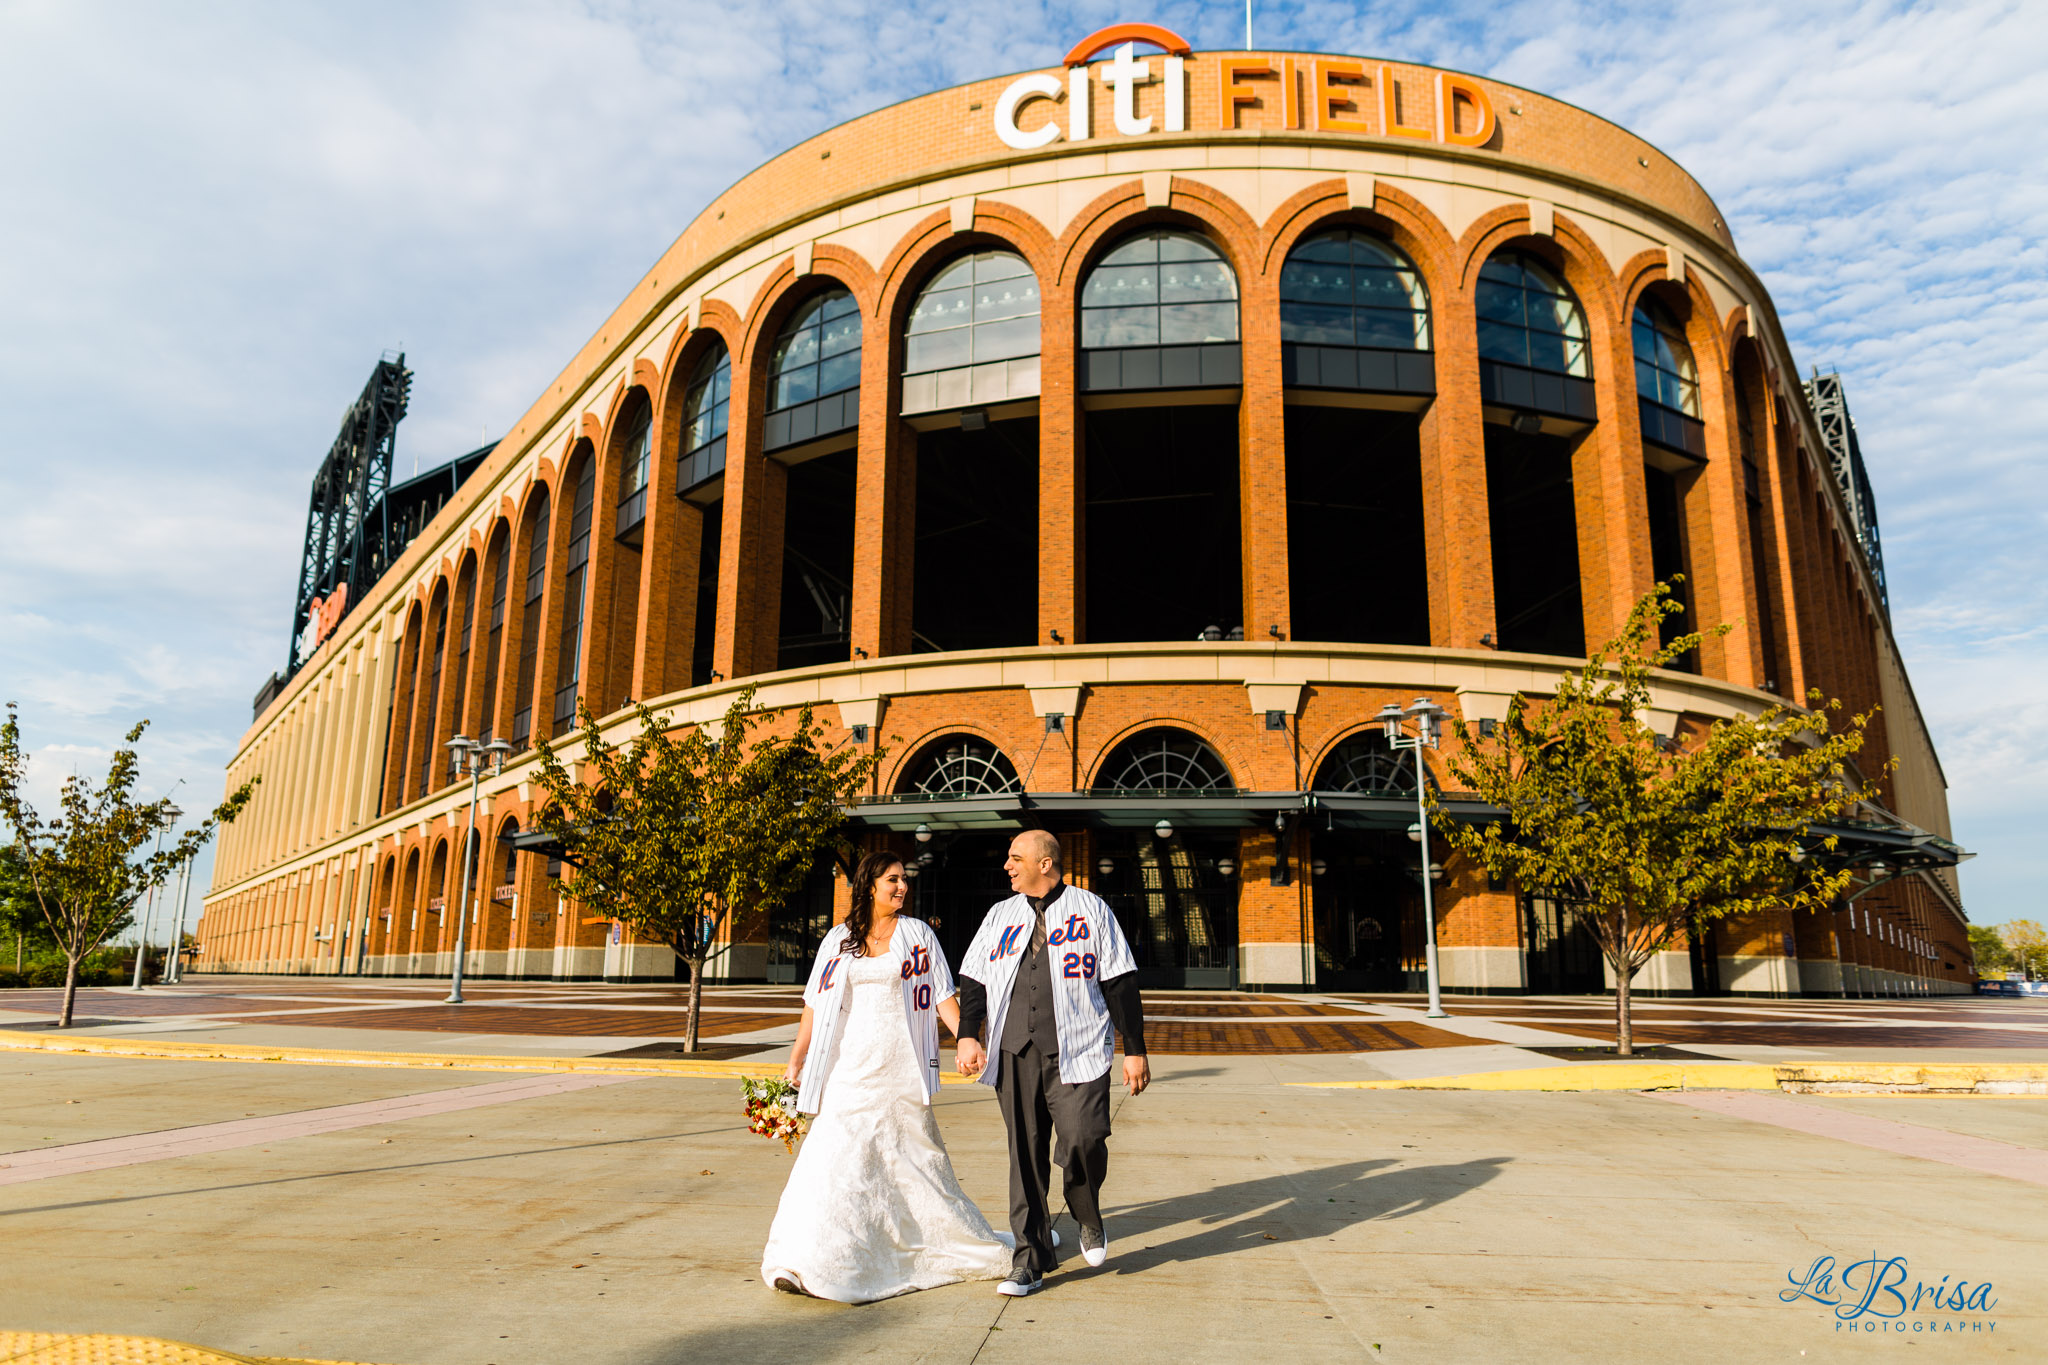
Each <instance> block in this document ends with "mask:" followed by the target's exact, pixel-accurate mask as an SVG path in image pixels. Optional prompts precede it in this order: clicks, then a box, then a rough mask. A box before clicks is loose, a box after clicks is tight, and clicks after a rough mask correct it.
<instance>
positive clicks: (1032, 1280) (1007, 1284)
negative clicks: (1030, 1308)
mask: <svg viewBox="0 0 2048 1365" xmlns="http://www.w3.org/2000/svg"><path fill="white" fill-rule="evenodd" d="M1044 1287H1045V1276H1043V1275H1026V1274H1022V1273H1019V1272H1017V1271H1012V1272H1010V1278H1009V1279H1007V1280H1004V1281H1003V1282H1002V1283H1001V1284H999V1285H997V1286H996V1293H998V1294H1007V1295H1009V1296H1010V1297H1011V1298H1013V1299H1021V1298H1023V1297H1024V1296H1025V1295H1026V1294H1036V1293H1037V1292H1038V1291H1039V1290H1040V1289H1042V1288H1044Z"/></svg>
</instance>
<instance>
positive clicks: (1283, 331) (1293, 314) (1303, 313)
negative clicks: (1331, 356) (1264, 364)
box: [1280, 302, 1357, 346]
mask: <svg viewBox="0 0 2048 1365" xmlns="http://www.w3.org/2000/svg"><path fill="white" fill-rule="evenodd" d="M1280 339H1281V340H1282V341H1299V342H1306V343H1307V344H1309V345H1311V346H1354V345H1356V344H1357V338H1356V337H1355V336H1354V335H1353V330H1352V325H1351V310H1350V309H1349V308H1332V307H1330V306H1328V305H1326V304H1315V303H1285V302H1283V303H1282V304H1281V305H1280Z"/></svg>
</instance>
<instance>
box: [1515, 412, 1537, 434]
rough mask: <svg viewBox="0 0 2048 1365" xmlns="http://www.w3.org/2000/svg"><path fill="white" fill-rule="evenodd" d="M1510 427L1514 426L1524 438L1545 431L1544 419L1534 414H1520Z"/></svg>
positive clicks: (1516, 415) (1517, 414)
mask: <svg viewBox="0 0 2048 1365" xmlns="http://www.w3.org/2000/svg"><path fill="white" fill-rule="evenodd" d="M1508 425H1510V426H1512V427H1513V428H1514V429H1515V430H1516V431H1517V432H1518V433H1520V434H1521V435H1523V436H1534V435H1535V434H1536V433H1537V432H1539V431H1541V430H1543V419H1542V418H1541V417H1538V416H1537V415H1536V414H1535V413H1533V412H1518V413H1516V414H1515V419H1514V421H1512V422H1510V423H1509V424H1508Z"/></svg>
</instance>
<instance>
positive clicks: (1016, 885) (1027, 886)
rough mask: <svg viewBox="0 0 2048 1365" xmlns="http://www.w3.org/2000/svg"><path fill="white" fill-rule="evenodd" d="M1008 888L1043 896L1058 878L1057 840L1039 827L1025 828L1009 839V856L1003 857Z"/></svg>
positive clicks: (1028, 894)
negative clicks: (1008, 882) (1007, 876)
mask: <svg viewBox="0 0 2048 1365" xmlns="http://www.w3.org/2000/svg"><path fill="white" fill-rule="evenodd" d="M1003 871H1004V872H1005V873H1007V874H1008V875H1009V878H1010V889H1011V890H1012V891H1019V892H1022V893H1023V894H1024V895H1027V896H1043V895H1046V894H1048V893H1049V892H1051V890H1052V889H1053V887H1055V886H1057V885H1058V884H1059V880H1060V841H1059V840H1058V839H1055V838H1054V837H1053V836H1052V835H1050V834H1048V833H1046V832H1045V831H1044V830H1042V829H1027V830H1025V831H1024V832H1023V833H1022V834H1019V835H1018V836H1017V837H1016V838H1014V839H1012V840H1010V856H1009V857H1007V858H1005V859H1003Z"/></svg>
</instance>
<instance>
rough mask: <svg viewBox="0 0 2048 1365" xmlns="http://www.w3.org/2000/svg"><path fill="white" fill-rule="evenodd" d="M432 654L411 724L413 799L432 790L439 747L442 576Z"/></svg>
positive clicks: (444, 619)
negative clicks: (415, 770) (415, 763)
mask: <svg viewBox="0 0 2048 1365" xmlns="http://www.w3.org/2000/svg"><path fill="white" fill-rule="evenodd" d="M432 648H433V651H434V652H433V654H432V655H430V656H429V657H428V659H427V685H426V690H425V692H424V694H423V695H422V696H421V698H420V700H421V701H422V703H424V704H423V705H422V706H421V708H420V713H419V720H418V722H417V723H416V724H415V725H414V727H413V736H414V738H413V743H415V744H417V745H418V746H419V749H418V753H419V785H418V786H416V787H414V788H413V791H412V794H413V797H414V799H418V798H419V797H422V796H425V795H426V794H427V793H428V792H430V791H432V790H433V789H434V756H435V754H436V752H437V751H438V750H439V748H440V744H439V740H438V735H437V733H436V728H435V727H436V726H438V725H439V724H440V719H441V665H442V662H443V661H444V660H445V659H446V658H447V654H448V583H447V580H446V579H443V580H442V582H441V585H440V586H439V587H437V588H435V589H434V643H433V646H432Z"/></svg>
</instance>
